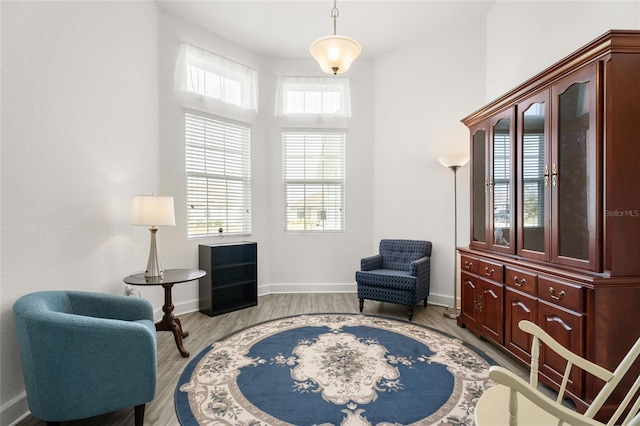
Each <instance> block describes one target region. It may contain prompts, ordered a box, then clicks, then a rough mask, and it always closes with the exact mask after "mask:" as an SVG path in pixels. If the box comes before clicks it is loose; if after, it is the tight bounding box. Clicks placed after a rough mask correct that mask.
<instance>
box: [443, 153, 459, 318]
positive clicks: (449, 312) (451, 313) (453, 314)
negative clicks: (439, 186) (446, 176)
mask: <svg viewBox="0 0 640 426" xmlns="http://www.w3.org/2000/svg"><path fill="white" fill-rule="evenodd" d="M449 168H450V169H451V171H452V172H453V307H451V306H447V308H446V309H445V311H444V316H445V317H447V318H451V319H455V318H458V315H459V314H460V310H459V309H458V280H457V273H458V265H457V263H458V251H457V249H456V246H457V245H458V169H459V168H460V166H458V165H455V166H449Z"/></svg>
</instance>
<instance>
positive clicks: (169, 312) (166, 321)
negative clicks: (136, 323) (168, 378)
mask: <svg viewBox="0 0 640 426" xmlns="http://www.w3.org/2000/svg"><path fill="white" fill-rule="evenodd" d="M162 287H164V306H163V307H162V312H164V316H163V317H162V319H161V320H160V321H158V322H157V323H156V330H157V331H170V332H172V333H173V338H174V339H175V341H176V346H177V347H178V351H179V352H180V355H182V356H183V357H185V358H186V357H188V356H189V352H188V351H186V350H185V349H184V346H183V345H182V338H183V337H187V336H188V335H189V333H188V332H185V331H183V330H182V323H181V322H180V320H179V319H178V318H176V317H175V316H174V315H173V309H174V306H173V301H172V300H171V287H173V284H165V285H163V286H162Z"/></svg>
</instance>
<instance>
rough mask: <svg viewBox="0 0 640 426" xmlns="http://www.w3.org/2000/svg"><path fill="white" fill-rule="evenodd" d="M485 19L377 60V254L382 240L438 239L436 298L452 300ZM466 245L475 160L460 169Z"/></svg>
mask: <svg viewBox="0 0 640 426" xmlns="http://www.w3.org/2000/svg"><path fill="white" fill-rule="evenodd" d="M484 34H485V27H484V20H482V19H479V20H476V21H473V22H461V23H459V24H458V25H453V26H450V27H449V29H448V30H447V31H446V32H444V33H443V32H439V33H438V34H433V35H432V36H431V37H428V38H425V39H422V40H417V41H416V42H415V43H413V44H411V45H409V46H407V47H405V48H403V49H401V50H398V51H396V52H394V53H392V54H389V55H385V56H383V57H380V58H378V59H377V60H376V62H375V86H374V91H375V94H376V103H375V117H374V123H375V127H374V135H375V139H374V140H375V155H374V157H375V158H374V166H373V169H374V171H375V177H374V186H373V187H374V207H373V210H374V223H373V234H374V235H373V236H374V238H373V240H372V247H371V249H370V251H371V252H372V253H373V252H374V250H375V248H376V247H377V244H378V241H379V240H380V239H382V238H413V239H426V240H429V241H431V242H432V243H433V253H432V258H431V294H430V296H429V301H430V302H432V303H440V304H445V305H451V304H452V302H453V297H452V296H453V282H454V259H455V256H454V255H455V249H454V241H453V235H454V232H453V231H454V217H453V216H454V215H453V212H454V200H453V174H452V172H451V171H450V170H449V169H447V168H445V167H443V166H442V165H441V164H440V163H439V162H438V157H440V156H446V155H453V154H460V153H463V154H464V153H468V151H469V147H468V145H469V134H468V131H467V129H466V127H465V126H464V125H463V124H462V123H460V119H461V118H462V117H464V116H466V115H467V114H468V113H469V112H471V111H472V110H473V109H474V108H476V107H478V106H480V105H481V104H482V102H483V100H484V98H483V97H484V70H485V63H484V56H485V46H484ZM457 175H458V176H457V178H458V179H457V180H458V198H457V199H458V224H459V226H458V245H467V244H468V241H469V225H468V223H469V222H468V218H469V166H465V167H463V168H461V169H460V170H459V171H458V174H457Z"/></svg>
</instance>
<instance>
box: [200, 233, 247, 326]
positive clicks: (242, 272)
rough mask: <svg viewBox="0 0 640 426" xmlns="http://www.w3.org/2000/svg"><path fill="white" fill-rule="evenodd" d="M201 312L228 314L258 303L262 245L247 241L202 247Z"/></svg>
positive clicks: (213, 314)
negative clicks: (259, 259)
mask: <svg viewBox="0 0 640 426" xmlns="http://www.w3.org/2000/svg"><path fill="white" fill-rule="evenodd" d="M199 257H200V269H202V270H204V271H206V272H207V275H205V276H204V277H203V278H200V312H202V313H203V314H207V315H209V316H215V315H220V314H224V313H227V312H231V311H236V310H238V309H243V308H248V307H250V306H256V305H257V304H258V244H257V243H254V242H248V241H243V242H239V243H224V244H211V245H202V244H201V245H200V246H199Z"/></svg>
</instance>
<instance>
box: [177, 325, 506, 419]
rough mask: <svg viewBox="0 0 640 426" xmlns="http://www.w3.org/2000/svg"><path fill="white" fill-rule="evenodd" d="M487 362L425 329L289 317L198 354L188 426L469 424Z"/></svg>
mask: <svg viewBox="0 0 640 426" xmlns="http://www.w3.org/2000/svg"><path fill="white" fill-rule="evenodd" d="M494 364H495V362H493V361H492V360H491V359H490V358H489V357H487V356H486V355H484V354H482V353H481V352H479V351H478V350H476V349H473V348H471V347H469V346H467V345H466V344H465V343H463V342H462V341H461V340H460V339H456V338H453V337H451V336H447V335H444V334H442V333H440V332H438V331H435V330H433V329H431V328H428V327H426V326H423V325H420V324H415V323H412V322H407V321H401V320H395V319H391V318H385V317H379V316H370V315H362V314H312V315H300V316H294V317H288V318H281V319H277V320H273V321H269V322H265V323H262V324H258V325H255V326H251V327H249V328H246V329H244V330H241V331H238V332H236V333H234V334H232V335H230V336H227V337H226V338H224V339H222V340H220V341H218V342H215V343H214V344H213V345H211V346H210V347H208V348H207V349H205V350H203V351H202V352H200V353H199V354H198V355H197V356H195V357H194V358H193V359H192V360H191V361H190V362H189V364H188V365H187V367H186V368H185V369H184V371H183V372H182V375H181V377H180V379H179V381H178V385H177V387H176V392H175V405H176V415H177V417H178V420H179V421H180V424H182V425H185V426H191V425H252V426H257V425H322V426H328V425H345V426H346V425H349V426H356V425H359V426H360V425H376V426H392V425H432V424H438V425H441V424H451V425H467V424H468V425H471V424H473V413H474V408H475V403H476V401H477V399H478V398H479V397H480V395H482V393H483V392H484V390H485V389H487V388H488V387H490V386H491V385H493V382H491V381H490V380H489V366H490V365H494Z"/></svg>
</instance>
